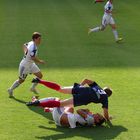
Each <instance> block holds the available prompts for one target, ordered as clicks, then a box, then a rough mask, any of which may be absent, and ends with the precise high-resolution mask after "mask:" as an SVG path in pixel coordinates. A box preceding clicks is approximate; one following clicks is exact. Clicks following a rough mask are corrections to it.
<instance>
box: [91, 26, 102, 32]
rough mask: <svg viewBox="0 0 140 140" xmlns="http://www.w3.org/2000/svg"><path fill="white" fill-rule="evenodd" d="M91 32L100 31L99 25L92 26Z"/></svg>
mask: <svg viewBox="0 0 140 140" xmlns="http://www.w3.org/2000/svg"><path fill="white" fill-rule="evenodd" d="M90 31H91V32H98V31H100V27H96V28H93V29H90Z"/></svg>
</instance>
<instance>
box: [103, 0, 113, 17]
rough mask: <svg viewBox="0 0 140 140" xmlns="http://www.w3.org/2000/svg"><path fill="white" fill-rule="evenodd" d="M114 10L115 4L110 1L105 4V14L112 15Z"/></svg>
mask: <svg viewBox="0 0 140 140" xmlns="http://www.w3.org/2000/svg"><path fill="white" fill-rule="evenodd" d="M112 10H113V4H112V3H111V2H110V1H108V2H107V3H106V5H105V6H104V14H107V15H112Z"/></svg>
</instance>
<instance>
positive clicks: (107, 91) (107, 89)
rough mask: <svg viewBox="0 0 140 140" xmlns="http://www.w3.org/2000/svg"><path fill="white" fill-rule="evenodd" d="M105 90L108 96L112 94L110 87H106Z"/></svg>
mask: <svg viewBox="0 0 140 140" xmlns="http://www.w3.org/2000/svg"><path fill="white" fill-rule="evenodd" d="M104 91H105V92H106V94H107V96H108V97H109V96H111V95H112V90H111V89H110V88H108V87H105V88H104Z"/></svg>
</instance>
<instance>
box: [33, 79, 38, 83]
mask: <svg viewBox="0 0 140 140" xmlns="http://www.w3.org/2000/svg"><path fill="white" fill-rule="evenodd" d="M39 81H40V80H39V78H34V79H33V80H32V83H39Z"/></svg>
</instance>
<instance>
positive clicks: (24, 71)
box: [19, 60, 40, 80]
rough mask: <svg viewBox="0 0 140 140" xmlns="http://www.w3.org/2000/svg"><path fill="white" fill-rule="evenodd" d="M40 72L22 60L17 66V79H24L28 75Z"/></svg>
mask: <svg viewBox="0 0 140 140" xmlns="http://www.w3.org/2000/svg"><path fill="white" fill-rule="evenodd" d="M38 72H40V69H39V67H38V66H37V65H36V64H35V63H27V62H25V61H24V60H22V61H21V62H20V65H19V78H20V79H23V80H24V79H26V77H27V75H28V74H33V73H38Z"/></svg>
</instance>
